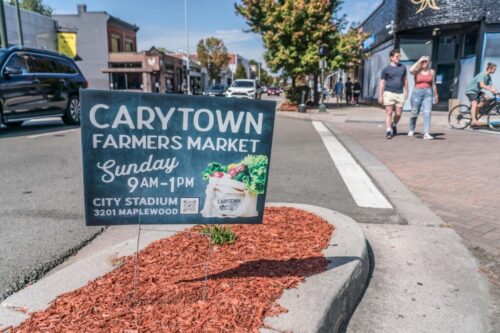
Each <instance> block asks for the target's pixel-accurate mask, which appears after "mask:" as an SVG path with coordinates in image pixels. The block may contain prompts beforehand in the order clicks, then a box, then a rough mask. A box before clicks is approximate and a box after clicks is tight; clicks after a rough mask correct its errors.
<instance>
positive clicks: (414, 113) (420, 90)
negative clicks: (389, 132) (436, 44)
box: [408, 56, 438, 140]
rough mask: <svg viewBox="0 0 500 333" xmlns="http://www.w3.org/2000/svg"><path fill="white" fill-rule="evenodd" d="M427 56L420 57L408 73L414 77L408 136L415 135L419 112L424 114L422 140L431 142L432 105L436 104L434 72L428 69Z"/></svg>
mask: <svg viewBox="0 0 500 333" xmlns="http://www.w3.org/2000/svg"><path fill="white" fill-rule="evenodd" d="M429 60H430V59H429V57H428V56H423V57H421V58H420V59H419V60H418V61H417V62H416V63H415V64H414V65H413V66H412V67H411V68H410V73H411V74H413V75H414V76H415V88H414V89H413V94H412V96H411V117H410V130H409V132H408V136H413V135H414V134H415V127H416V125H417V118H418V114H419V113H420V110H422V111H423V113H424V139H425V140H432V139H434V137H433V136H432V135H431V134H430V132H429V131H430V127H431V112H432V104H433V103H434V104H436V103H437V102H438V94H437V88H436V82H435V72H434V70H432V69H430V61H429Z"/></svg>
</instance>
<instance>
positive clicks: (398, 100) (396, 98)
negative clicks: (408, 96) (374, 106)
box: [384, 91, 405, 108]
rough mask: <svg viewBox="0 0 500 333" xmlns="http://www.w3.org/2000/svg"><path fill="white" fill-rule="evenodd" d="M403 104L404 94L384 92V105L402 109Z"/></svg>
mask: <svg viewBox="0 0 500 333" xmlns="http://www.w3.org/2000/svg"><path fill="white" fill-rule="evenodd" d="M403 104H405V94H404V93H403V94H396V93H393V92H390V91H384V105H385V106H392V105H396V106H397V107H399V108H402V107H403Z"/></svg>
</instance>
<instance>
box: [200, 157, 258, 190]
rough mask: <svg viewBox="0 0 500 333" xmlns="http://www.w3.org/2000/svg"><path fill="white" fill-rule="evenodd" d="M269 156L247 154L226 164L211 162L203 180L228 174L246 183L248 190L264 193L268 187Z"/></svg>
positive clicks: (204, 172)
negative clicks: (236, 160) (237, 161)
mask: <svg viewBox="0 0 500 333" xmlns="http://www.w3.org/2000/svg"><path fill="white" fill-rule="evenodd" d="M267 166H268V158H267V156H266V155H247V156H246V157H245V158H244V159H243V160H241V161H240V162H239V163H231V164H229V165H228V166H224V165H222V164H220V163H217V162H211V163H209V164H208V166H207V167H206V168H205V170H203V173H202V175H203V180H208V179H209V178H210V177H217V178H222V177H224V175H225V174H227V175H228V176H229V177H230V178H231V179H233V180H236V181H239V182H242V183H244V184H245V187H246V189H247V190H248V192H250V193H252V194H263V193H264V191H265V188H266V179H267Z"/></svg>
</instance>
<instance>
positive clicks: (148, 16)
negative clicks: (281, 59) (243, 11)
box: [43, 0, 382, 61]
mask: <svg viewBox="0 0 500 333" xmlns="http://www.w3.org/2000/svg"><path fill="white" fill-rule="evenodd" d="M381 2H382V0H345V3H344V4H343V5H342V7H343V8H342V9H341V11H340V14H347V16H348V19H349V20H350V21H352V22H360V21H362V20H364V19H365V18H366V17H367V16H368V15H369V14H370V13H371V12H372V11H373V10H374V9H375V8H376V7H377V6H378V5H379V4H380V3H381ZM43 3H44V4H46V5H49V6H50V7H52V8H53V9H54V13H55V14H76V13H77V4H79V3H84V4H86V5H87V11H106V12H107V13H108V14H110V15H113V16H115V17H118V18H120V19H122V20H124V21H126V22H129V23H133V24H135V25H137V26H138V27H139V31H138V33H137V43H138V49H139V51H142V50H146V49H149V48H150V47H151V46H153V45H154V46H156V47H165V48H166V49H168V50H171V51H175V52H177V51H179V50H184V51H185V50H186V48H187V43H186V30H185V21H184V0H148V1H141V2H140V1H138V0H44V1H43ZM187 3H188V31H189V34H188V35H189V52H190V53H196V44H197V43H198V42H199V41H200V39H203V38H207V37H212V36H214V37H218V38H221V39H222V40H223V41H224V44H225V45H226V47H227V49H228V51H229V52H236V53H239V54H241V55H242V56H243V57H245V58H247V59H256V60H257V61H263V53H264V48H263V46H262V40H261V38H260V35H258V34H255V33H249V32H245V31H244V30H246V29H248V25H247V24H246V22H245V20H244V19H243V18H242V17H241V16H237V15H236V14H235V11H234V3H235V0H187Z"/></svg>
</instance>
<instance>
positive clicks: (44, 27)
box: [4, 3, 57, 51]
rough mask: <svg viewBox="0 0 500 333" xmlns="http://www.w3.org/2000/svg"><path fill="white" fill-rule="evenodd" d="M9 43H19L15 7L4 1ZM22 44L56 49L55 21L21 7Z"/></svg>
mask: <svg viewBox="0 0 500 333" xmlns="http://www.w3.org/2000/svg"><path fill="white" fill-rule="evenodd" d="M4 8H5V24H6V25H7V38H8V42H9V45H19V33H18V30H17V12H16V7H15V6H11V5H9V4H7V3H4ZM21 24H22V29H23V41H24V46H28V47H34V48H37V49H44V50H51V51H57V32H56V22H55V21H54V20H53V19H52V18H50V17H48V16H45V15H41V14H38V13H34V12H30V11H27V10H23V9H21Z"/></svg>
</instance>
